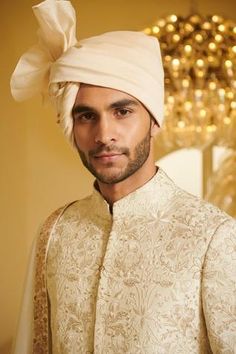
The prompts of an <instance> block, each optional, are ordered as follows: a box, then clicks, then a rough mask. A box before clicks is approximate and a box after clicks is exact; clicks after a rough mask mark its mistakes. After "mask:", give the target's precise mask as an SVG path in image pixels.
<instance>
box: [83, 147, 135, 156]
mask: <svg viewBox="0 0 236 354" xmlns="http://www.w3.org/2000/svg"><path fill="white" fill-rule="evenodd" d="M106 152H112V153H114V154H116V153H117V154H125V155H128V156H129V149H128V148H125V147H118V146H115V145H107V146H98V147H97V148H96V149H93V150H90V151H89V156H90V157H94V156H96V155H98V154H102V153H106Z"/></svg>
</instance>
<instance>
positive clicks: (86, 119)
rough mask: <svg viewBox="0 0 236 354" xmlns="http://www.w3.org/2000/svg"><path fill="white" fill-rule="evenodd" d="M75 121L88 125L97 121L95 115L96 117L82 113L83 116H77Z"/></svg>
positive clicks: (88, 113) (92, 114)
mask: <svg viewBox="0 0 236 354" xmlns="http://www.w3.org/2000/svg"><path fill="white" fill-rule="evenodd" d="M74 119H75V121H77V122H81V123H86V122H91V121H93V120H94V119H95V115H94V113H90V112H87V113H81V114H78V115H75V118H74Z"/></svg>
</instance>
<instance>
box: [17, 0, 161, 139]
mask: <svg viewBox="0 0 236 354" xmlns="http://www.w3.org/2000/svg"><path fill="white" fill-rule="evenodd" d="M33 11H34V14H35V16H36V18H37V21H38V23H39V26H40V28H39V31H38V37H39V42H38V44H37V45H36V46H34V47H32V48H31V49H30V50H29V51H28V52H26V53H25V54H24V55H23V56H22V57H21V58H20V60H19V62H18V64H17V66H16V69H15V71H14V73H13V75H12V78H11V91H12V95H13V97H14V98H15V99H16V100H18V101H21V100H25V99H27V98H29V97H31V96H33V95H34V94H37V93H41V94H42V95H43V96H44V97H47V96H48V95H49V96H50V97H52V98H55V102H56V107H57V114H58V117H59V118H60V119H59V121H60V124H61V126H62V129H63V131H64V133H65V135H66V136H67V138H69V140H70V141H71V143H72V144H74V139H73V118H72V115H71V113H72V108H73V105H74V102H75V98H76V95H77V93H78V89H79V84H80V83H86V84H91V85H97V86H102V87H108V88H113V89H117V90H120V91H123V92H125V93H128V94H130V95H131V96H133V97H135V98H136V99H138V100H139V101H140V102H141V103H142V104H143V105H144V106H145V107H146V108H147V110H148V111H149V112H150V113H151V114H152V116H153V117H154V118H155V119H156V120H157V122H158V124H159V125H161V123H162V120H163V110H164V73H163V67H162V61H161V54H160V48H159V43H158V41H157V39H156V38H154V37H150V36H147V35H145V34H144V33H142V32H131V31H116V32H108V33H104V34H102V35H99V36H95V37H91V38H88V39H84V40H81V41H79V42H78V41H77V40H76V36H75V31H76V17H75V12H74V9H73V7H72V5H71V3H70V2H69V1H67V0H46V1H44V2H42V3H41V4H39V5H36V6H34V7H33Z"/></svg>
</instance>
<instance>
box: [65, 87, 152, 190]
mask: <svg viewBox="0 0 236 354" xmlns="http://www.w3.org/2000/svg"><path fill="white" fill-rule="evenodd" d="M72 114H73V119H74V128H73V131H74V139H75V143H76V146H77V149H78V152H79V154H80V157H81V160H82V162H83V164H84V166H85V167H86V168H87V169H88V170H89V171H90V172H91V173H92V174H93V175H94V176H95V177H96V178H97V179H98V181H100V182H102V183H106V184H114V183H118V182H121V181H123V180H125V179H126V178H128V177H129V176H131V175H133V174H134V173H135V172H136V171H138V170H139V169H141V168H142V166H143V165H144V164H145V162H146V161H147V160H148V159H149V158H150V140H151V137H152V135H154V131H156V130H157V125H156V123H155V122H154V121H153V120H151V118H150V115H149V113H148V111H147V110H146V109H145V108H144V106H143V105H142V104H141V103H140V102H139V101H138V100H136V99H135V98H134V97H132V96H130V95H128V94H126V93H124V92H121V91H118V90H114V89H109V88H103V87H99V86H93V85H85V84H82V85H81V87H80V89H79V92H78V95H77V97H76V101H75V104H74V107H73V111H72Z"/></svg>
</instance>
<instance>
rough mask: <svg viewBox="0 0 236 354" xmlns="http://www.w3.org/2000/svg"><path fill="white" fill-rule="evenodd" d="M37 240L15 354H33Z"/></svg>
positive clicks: (31, 256) (28, 275)
mask: <svg viewBox="0 0 236 354" xmlns="http://www.w3.org/2000/svg"><path fill="white" fill-rule="evenodd" d="M35 254H36V240H35V241H34V242H33V246H32V250H31V255H30V258H29V263H28V269H27V276H26V280H25V288H24V295H23V299H22V304H21V311H20V317H19V322H18V326H17V335H16V338H15V342H14V344H13V348H12V353H13V354H22V353H24V354H31V353H32V341H33V294H34V290H33V289H34V272H35Z"/></svg>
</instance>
